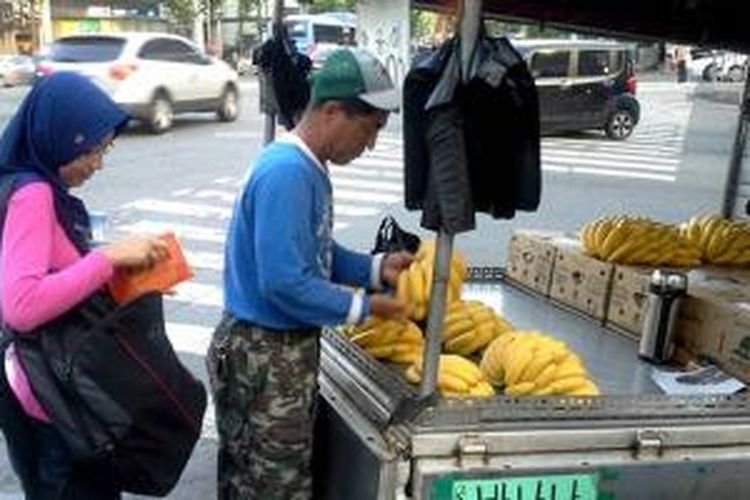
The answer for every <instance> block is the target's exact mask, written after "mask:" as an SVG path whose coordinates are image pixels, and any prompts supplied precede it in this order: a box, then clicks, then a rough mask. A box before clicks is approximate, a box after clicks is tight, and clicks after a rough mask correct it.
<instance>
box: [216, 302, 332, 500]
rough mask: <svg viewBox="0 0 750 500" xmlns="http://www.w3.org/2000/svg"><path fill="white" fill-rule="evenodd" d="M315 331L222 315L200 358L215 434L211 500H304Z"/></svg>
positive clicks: (314, 392)
mask: <svg viewBox="0 0 750 500" xmlns="http://www.w3.org/2000/svg"><path fill="white" fill-rule="evenodd" d="M319 333H320V332H319V331H318V330H315V329H310V330H294V331H276V330H267V329H264V328H261V327H258V326H254V325H251V324H249V323H247V322H244V321H239V320H237V319H234V318H233V317H231V316H230V315H227V314H225V315H224V318H223V319H222V321H221V323H220V324H219V326H218V327H217V328H216V331H215V332H214V336H213V339H212V341H211V346H210V348H209V351H208V356H207V358H206V365H207V368H208V373H209V377H210V381H211V389H212V391H213V396H214V403H215V406H216V426H217V429H218V434H219V452H218V478H217V479H218V490H219V491H218V498H219V500H236V499H243V500H249V499H263V500H270V499H279V500H282V499H283V500H303V499H309V498H311V497H312V472H311V465H312V464H311V459H312V440H313V420H314V419H313V413H314V408H315V398H316V396H317V373H318V357H319V337H320V335H319Z"/></svg>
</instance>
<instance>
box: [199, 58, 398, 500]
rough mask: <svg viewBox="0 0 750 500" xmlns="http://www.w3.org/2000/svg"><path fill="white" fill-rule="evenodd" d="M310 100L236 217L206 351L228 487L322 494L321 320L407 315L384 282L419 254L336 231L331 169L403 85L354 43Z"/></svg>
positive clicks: (257, 495)
mask: <svg viewBox="0 0 750 500" xmlns="http://www.w3.org/2000/svg"><path fill="white" fill-rule="evenodd" d="M311 101H312V102H311V103H310V106H309V108H308V109H307V111H306V112H305V114H304V115H303V117H302V119H301V121H300V122H299V124H298V125H297V126H296V128H295V129H294V130H293V131H292V133H291V134H290V135H289V136H287V137H284V138H282V139H280V140H278V141H276V142H274V143H273V144H271V145H269V146H268V147H266V148H265V149H264V150H263V152H262V153H261V155H260V157H259V158H258V159H257V160H256V162H255V165H254V168H253V170H252V174H251V176H250V177H249V180H248V181H247V183H246V185H245V187H244V189H243V190H242V193H241V194H240V196H239V198H238V199H237V202H236V204H235V207H234V213H233V215H232V220H231V222H230V226H229V233H228V237H227V247H226V253H225V267H224V289H225V300H224V301H225V314H224V318H223V319H222V321H221V323H220V324H219V326H218V327H217V329H216V332H215V333H214V337H213V340H212V343H211V347H210V349H209V355H208V358H207V365H208V370H209V375H210V377H211V386H212V390H213V395H214V401H215V406H216V420H217V429H218V433H219V456H218V490H219V491H218V493H219V494H218V498H219V499H220V500H227V499H264V500H266V499H285V500H288V499H293V500H296V499H308V498H311V496H312V477H311V470H310V469H311V463H310V462H311V455H312V433H313V420H314V418H313V417H314V415H313V413H314V405H315V399H316V397H317V383H316V379H317V375H318V349H319V334H320V328H321V327H322V326H326V325H339V324H344V323H349V324H353V323H359V322H361V321H363V320H364V319H365V318H366V317H367V316H369V315H371V314H375V315H378V316H383V317H404V316H405V314H406V310H405V309H406V304H403V303H401V302H399V301H397V300H396V299H395V298H393V297H392V296H391V295H389V294H386V293H382V292H378V291H379V290H382V289H383V287H384V285H386V284H389V285H393V286H395V285H396V283H397V280H398V274H399V273H400V272H401V271H403V270H404V269H406V268H407V267H408V265H409V264H410V263H411V260H412V256H411V255H410V254H408V253H406V252H399V253H393V254H388V255H376V256H371V255H368V254H362V253H357V252H353V251H351V250H348V249H346V248H344V247H342V246H340V245H339V244H337V243H336V241H335V240H334V239H333V197H332V187H331V181H330V178H329V175H328V163H329V162H333V163H335V164H338V165H344V164H346V163H349V162H350V161H352V160H354V159H355V158H357V157H358V156H359V155H361V154H362V153H363V151H364V150H365V148H369V149H372V148H373V147H374V145H375V140H376V137H377V135H378V131H379V130H380V129H381V128H382V127H383V126H384V125H385V123H386V120H387V119H388V114H389V112H390V111H394V110H396V109H397V108H398V104H399V101H400V96H399V95H398V93H397V91H396V89H395V88H394V86H393V83H392V82H391V79H390V77H389V76H388V73H387V72H386V70H385V68H384V67H383V66H382V65H381V64H380V63H379V62H378V61H377V60H376V59H375V58H374V57H373V56H372V55H370V54H369V53H367V52H365V51H363V50H359V49H341V50H338V51H336V52H333V53H332V54H330V55H329V57H328V58H327V59H326V63H325V64H324V66H323V68H321V70H320V71H319V72H318V73H316V74H315V75H314V79H313V84H312V99H311ZM355 287H356V288H355ZM357 289H360V290H361V289H366V290H367V293H361V292H358V291H356V290H357Z"/></svg>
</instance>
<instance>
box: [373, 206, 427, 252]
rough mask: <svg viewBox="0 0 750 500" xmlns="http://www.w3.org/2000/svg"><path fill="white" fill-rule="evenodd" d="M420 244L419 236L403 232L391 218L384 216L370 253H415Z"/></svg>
mask: <svg viewBox="0 0 750 500" xmlns="http://www.w3.org/2000/svg"><path fill="white" fill-rule="evenodd" d="M420 243H421V240H420V239H419V236H417V235H416V234H413V233H410V232H408V231H405V230H404V229H402V228H401V226H399V225H398V222H396V219H394V218H393V216H391V215H386V216H385V217H383V220H382V221H381V222H380V227H379V228H378V233H377V235H376V236H375V246H374V247H373V249H372V253H373V254H376V253H384V252H385V253H390V252H399V251H401V250H406V251H408V252H411V253H416V251H417V250H419V245H420Z"/></svg>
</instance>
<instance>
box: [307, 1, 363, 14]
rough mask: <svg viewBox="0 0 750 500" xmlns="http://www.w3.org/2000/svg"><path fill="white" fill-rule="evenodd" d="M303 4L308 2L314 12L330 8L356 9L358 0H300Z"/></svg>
mask: <svg viewBox="0 0 750 500" xmlns="http://www.w3.org/2000/svg"><path fill="white" fill-rule="evenodd" d="M299 3H301V4H306V5H308V6H309V7H310V10H311V11H313V12H325V11H328V10H352V11H353V10H354V8H355V6H356V5H357V2H356V0H300V2H299Z"/></svg>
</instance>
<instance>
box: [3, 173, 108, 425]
mask: <svg viewBox="0 0 750 500" xmlns="http://www.w3.org/2000/svg"><path fill="white" fill-rule="evenodd" d="M112 273H113V267H112V263H111V262H110V261H109V259H108V258H107V257H106V256H105V255H104V254H103V253H101V252H99V251H96V250H93V251H91V252H89V253H88V254H86V255H85V256H83V257H82V256H81V254H80V253H79V252H78V250H77V249H76V247H75V246H74V245H73V243H72V242H71V241H70V239H69V238H68V237H67V235H66V234H65V231H64V230H63V228H62V226H61V225H60V223H59V222H58V220H57V217H56V215H55V208H54V198H53V194H52V188H51V186H49V185H48V184H46V183H44V182H33V183H30V184H27V185H25V186H23V187H21V188H20V189H18V190H16V191H15V193H13V195H12V196H11V197H10V200H9V201H8V209H7V213H6V219H5V225H4V227H3V234H2V246H1V247H0V295H2V303H1V304H0V307H2V309H0V310H1V311H2V319H3V321H4V322H5V323H6V324H7V325H8V326H10V327H11V328H13V329H14V330H16V331H18V332H21V333H24V332H29V331H31V330H33V329H34V328H36V327H38V326H39V325H42V324H44V323H46V322H47V321H50V320H52V319H54V318H56V317H58V316H60V315H62V314H64V313H65V312H67V311H69V310H70V309H72V308H73V307H74V306H75V305H77V304H78V303H80V302H81V301H83V300H84V299H85V298H87V297H88V296H89V295H91V294H92V293H93V292H95V291H96V290H97V289H98V288H100V287H102V286H103V285H104V284H105V283H106V282H107V281H108V280H109V279H110V278H111V277H112ZM4 366H5V375H6V377H7V379H8V383H9V385H10V387H11V389H12V390H13V393H14V394H15V395H16V397H17V398H18V401H19V402H20V403H21V406H22V407H23V409H24V411H25V412H26V414H27V415H29V416H31V417H33V418H36V419H39V420H43V421H47V422H48V421H49V420H50V419H49V417H48V415H47V413H46V412H45V411H44V408H43V407H42V406H41V405H40V404H39V402H38V401H37V400H36V398H35V397H34V395H33V393H32V392H31V387H30V386H29V381H28V379H27V377H26V374H25V373H24V371H23V369H22V368H21V366H20V365H19V363H18V360H17V358H16V352H15V349H14V348H13V347H12V346H11V348H10V349H8V350H7V351H6V354H5V363H4ZM0 375H1V374H0Z"/></svg>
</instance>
